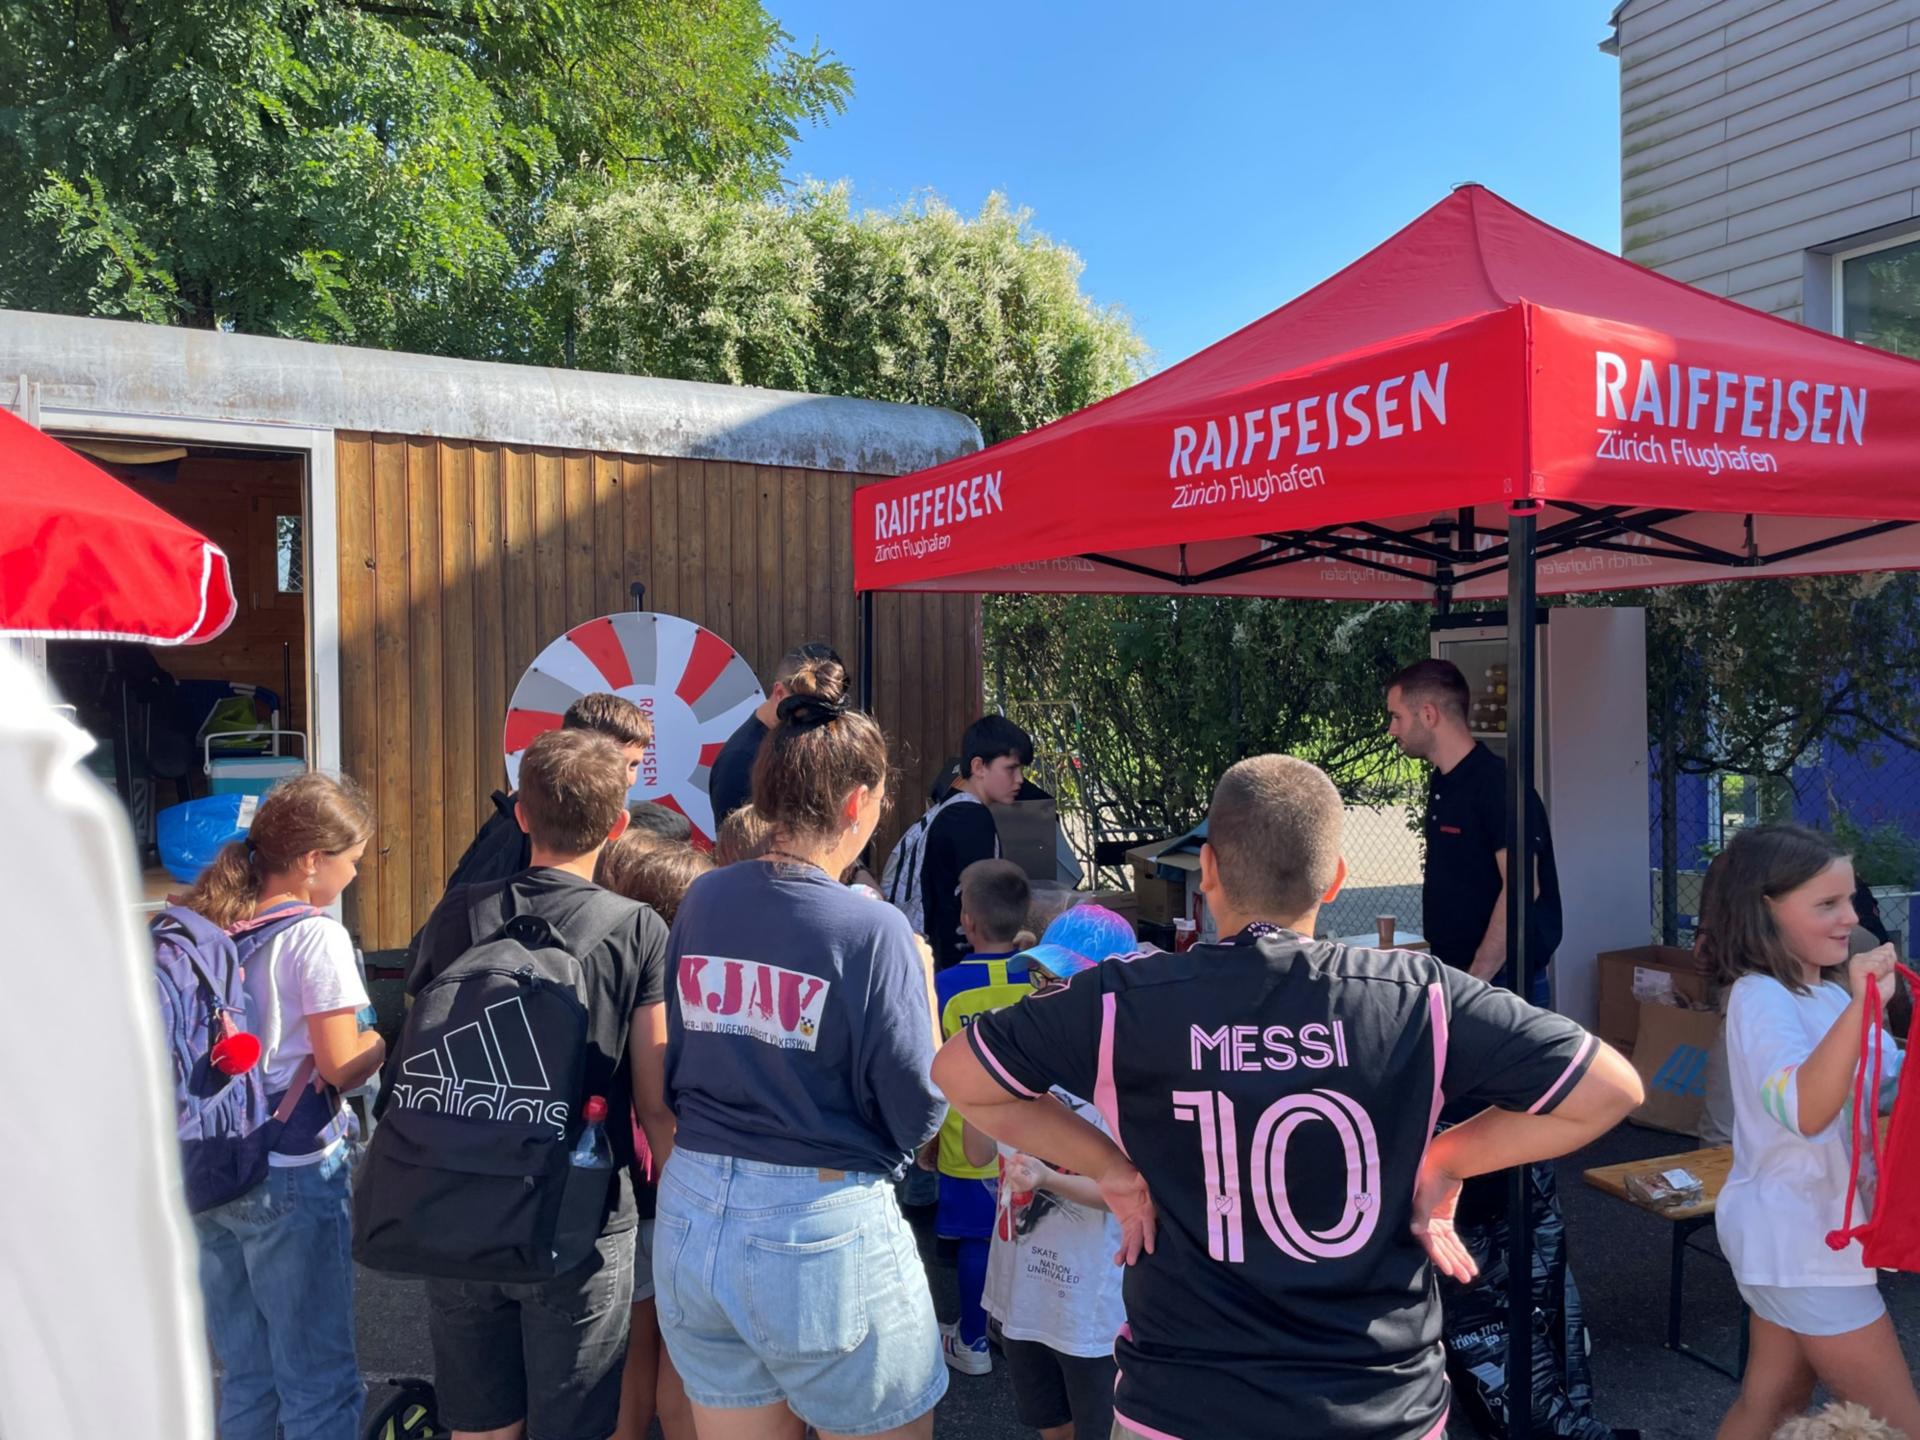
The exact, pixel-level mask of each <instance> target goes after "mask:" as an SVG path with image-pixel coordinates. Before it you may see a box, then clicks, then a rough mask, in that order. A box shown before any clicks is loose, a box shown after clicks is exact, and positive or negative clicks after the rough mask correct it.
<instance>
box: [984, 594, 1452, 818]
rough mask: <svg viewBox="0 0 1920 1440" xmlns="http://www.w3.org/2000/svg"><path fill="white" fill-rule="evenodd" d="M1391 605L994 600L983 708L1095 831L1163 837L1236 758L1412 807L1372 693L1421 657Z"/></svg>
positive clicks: (1423, 633) (1412, 614)
mask: <svg viewBox="0 0 1920 1440" xmlns="http://www.w3.org/2000/svg"><path fill="white" fill-rule="evenodd" d="M1427 619H1428V613H1427V611H1426V610H1425V609H1424V608H1422V607H1420V606H1414V605H1404V604H1372V605H1364V604H1351V603H1341V602H1336V601H1321V600H1250V599H1221V598H1212V597H1201V596H1158V595H1155V596H1002V597H996V598H995V599H993V600H991V601H990V602H989V604H988V607H987V612H986V640H987V649H988V653H989V656H990V657H991V658H990V660H989V671H988V673H989V682H988V683H989V687H990V689H991V690H993V691H994V692H997V693H994V694H992V695H990V696H989V699H990V701H997V702H999V703H1000V704H1002V705H1004V707H1005V708H1006V710H1007V713H1008V714H1010V715H1012V716H1013V717H1014V718H1015V719H1017V720H1019V721H1020V723H1021V724H1022V725H1024V726H1025V727H1026V728H1027V729H1028V730H1029V731H1030V732H1031V733H1032V734H1033V736H1034V738H1035V743H1036V745H1037V747H1038V748H1039V749H1040V750H1041V751H1042V752H1045V753H1047V754H1049V755H1051V756H1063V757H1064V756H1071V757H1073V760H1074V762H1075V763H1074V764H1070V765H1066V766H1062V767H1059V768H1058V769H1057V776H1058V778H1059V780H1060V782H1061V783H1062V785H1063V788H1064V792H1065V793H1064V797H1063V798H1064V799H1066V800H1067V801H1069V802H1071V803H1072V804H1073V805H1074V806H1075V807H1076V808H1079V809H1081V810H1082V811H1084V812H1085V813H1087V814H1088V815H1090V816H1092V817H1096V818H1097V821H1098V828H1099V829H1100V830H1102V831H1113V832H1119V833H1127V832H1131V833H1135V834H1144V835H1172V834H1177V833H1179V832H1181V831H1183V830H1186V829H1188V828H1190V827H1191V826H1192V825H1194V824H1195V823H1197V822H1198V821H1199V819H1200V818H1201V816H1202V815H1204V814H1205V812H1206V808H1207V803H1208V800H1209V799H1210V798H1211V795H1212V792H1213V785H1214V782H1215V781H1216V780H1218V779H1219V778H1220V774H1221V772H1222V771H1223V770H1225V769H1226V768H1227V767H1228V766H1229V765H1231V764H1233V763H1234V762H1235V761H1236V760H1240V759H1243V758H1244V757H1246V756H1248V755H1254V754H1262V753H1268V752H1276V751H1277V752H1284V753H1288V754H1294V755H1300V756H1304V757H1306V758H1308V759H1311V760H1313V761H1314V762H1315V763H1317V764H1319V765H1320V766H1321V767H1322V768H1324V769H1325V770H1326V771H1327V773H1328V774H1329V775H1331V776H1332V777H1333V779H1334V781H1335V783H1336V784H1337V785H1339V787H1340V790H1341V793H1342V794H1343V795H1344V796H1345V797H1346V799H1347V800H1348V801H1349V802H1351V803H1355V804H1363V805H1377V804H1388V803H1393V802H1396V801H1407V800H1410V799H1413V798H1414V796H1415V794H1416V793H1417V790H1418V787H1419V785H1420V784H1421V775H1420V772H1419V767H1417V766H1413V765H1410V764H1408V763H1407V762H1406V761H1404V760H1403V758H1402V757H1401V756H1400V754H1399V752H1398V750H1397V749H1396V747H1395V746H1394V744H1393V742H1392V741H1391V740H1390V739H1389V738H1388V736H1387V733H1386V725H1385V720H1384V715H1383V711H1382V705H1381V697H1380V684H1381V681H1382V679H1383V678H1384V677H1385V676H1387V675H1390V674H1391V673H1392V672H1393V671H1394V669H1395V668H1397V667H1398V666H1400V665H1403V664H1405V663H1406V662H1407V661H1408V660H1410V659H1413V658H1416V657H1418V656H1419V655H1421V654H1423V653H1424V652H1425V650H1426V644H1427V638H1426V637H1427Z"/></svg>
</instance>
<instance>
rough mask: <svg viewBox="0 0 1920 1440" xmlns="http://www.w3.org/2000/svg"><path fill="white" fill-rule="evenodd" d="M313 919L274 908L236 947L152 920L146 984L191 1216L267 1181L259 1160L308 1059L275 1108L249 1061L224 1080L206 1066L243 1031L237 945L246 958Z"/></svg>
mask: <svg viewBox="0 0 1920 1440" xmlns="http://www.w3.org/2000/svg"><path fill="white" fill-rule="evenodd" d="M319 913H320V912H319V911H317V910H315V909H314V908H313V907H312V906H311V905H286V906H277V907H275V908H274V909H273V910H271V911H269V912H268V913H267V914H266V915H264V916H261V917H260V918H259V919H257V920H254V921H252V922H250V923H249V924H248V925H247V926H245V927H243V928H242V930H241V932H240V936H239V939H238V940H236V937H235V936H234V935H231V934H229V933H228V932H227V931H225V930H222V929H221V928H220V927H219V926H218V925H215V924H214V923H213V922H212V921H211V920H209V919H207V918H206V916H204V915H201V914H200V913H198V912H197V911H194V910H189V909H187V908H186V907H185V906H182V905H170V906H168V907H167V908H166V909H165V910H163V911H161V912H160V914H159V915H157V916H155V917H154V920H153V925H152V927H151V928H152V933H153V972H154V981H155V984H156V985H157V987H158V989H159V994H160V1023H161V1026H162V1028H163V1029H164V1030H165V1032H166V1037H167V1051H168V1054H169V1056H170V1058H171V1060H172V1063H173V1099H174V1114H175V1118H176V1121H177V1124H178V1128H179V1132H180V1161H181V1169H182V1171H183V1172H184V1174H185V1178H186V1185H187V1208H188V1209H189V1210H190V1211H192V1212H193V1213H195V1214H199V1213H200V1212H201V1211H203V1210H211V1209H213V1207H214V1206H216V1205H223V1204H225V1203H226V1202H227V1201H229V1200H234V1199H237V1198H238V1197H240V1196H242V1195H244V1194H246V1193H247V1192H248V1191H249V1190H251V1189H253V1187H254V1186H256V1185H258V1184H259V1183H260V1182H261V1181H262V1180H264V1179H266V1177H267V1156H268V1155H269V1154H270V1153H271V1152H272V1150H273V1147H274V1142H275V1141H277V1140H278V1139H279V1137H280V1131H281V1130H282V1128H284V1126H285V1125H286V1121H287V1116H288V1115H289V1114H291V1113H292V1111H293V1107H294V1105H295V1104H297V1103H298V1101H299V1099H300V1097H301V1095H302V1094H303V1093H304V1092H305V1091H306V1089H307V1082H308V1081H309V1080H310V1079H311V1078H312V1074H313V1072H312V1064H313V1062H312V1060H311V1059H309V1060H308V1061H307V1063H306V1065H305V1066H303V1067H302V1068H301V1070H300V1071H299V1073H298V1074H296V1075H295V1077H294V1081H293V1084H292V1085H290V1086H289V1087H288V1088H287V1092H286V1095H285V1096H284V1097H283V1098H282V1099H281V1101H280V1104H279V1107H278V1108H277V1109H275V1108H273V1107H272V1106H271V1105H270V1104H269V1099H268V1095H267V1090H266V1079H265V1076H264V1075H263V1074H262V1073H261V1065H260V1064H259V1063H258V1062H257V1061H256V1062H255V1063H253V1064H251V1065H248V1066H247V1067H246V1068H244V1069H242V1070H241V1071H240V1072H239V1073H238V1074H233V1075H229V1074H227V1073H226V1072H225V1071H223V1070H222V1069H221V1068H220V1067H219V1066H218V1065H216V1064H215V1063H214V1058H213V1052H214V1047H215V1046H216V1045H218V1044H219V1043H220V1042H221V1041H222V1040H226V1039H229V1038H231V1037H235V1036H243V1035H244V1034H245V1030H246V1026H245V1024H244V1021H245V1018H246V1010H247V999H246V993H245V991H244V990H243V989H242V986H241V981H242V980H243V979H244V977H245V969H244V966H243V964H242V954H241V950H242V946H244V947H245V949H246V952H247V953H248V954H249V955H251V954H253V953H254V952H255V951H257V950H258V949H259V947H260V946H261V945H263V944H264V943H265V942H266V941H267V940H268V939H270V938H271V937H272V936H273V935H274V934H276V933H278V932H279V931H280V930H281V929H283V928H285V927H286V926H287V925H289V924H291V923H293V922H294V921H297V920H304V919H306V918H308V917H309V916H312V915H317V914H319Z"/></svg>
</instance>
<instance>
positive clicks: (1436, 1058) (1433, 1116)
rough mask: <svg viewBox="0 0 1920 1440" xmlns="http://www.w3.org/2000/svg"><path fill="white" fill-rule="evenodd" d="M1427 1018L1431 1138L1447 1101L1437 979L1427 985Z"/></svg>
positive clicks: (1443, 1010)
mask: <svg viewBox="0 0 1920 1440" xmlns="http://www.w3.org/2000/svg"><path fill="white" fill-rule="evenodd" d="M1427 1019H1428V1021H1429V1022H1431V1024H1432V1025H1433V1110H1432V1112H1431V1113H1430V1114H1429V1115H1428V1116H1427V1137H1428V1138H1429V1139H1431V1138H1432V1137H1433V1127H1434V1126H1436V1125H1438V1124H1439V1123H1440V1111H1441V1109H1442V1107H1444V1106H1445V1105H1446V1103H1447V1097H1446V1092H1445V1091H1444V1090H1443V1089H1442V1088H1441V1087H1442V1086H1443V1085H1444V1084H1445V1083H1446V1078H1447V997H1446V994H1445V992H1444V991H1443V990H1442V989H1441V986H1440V982H1439V981H1437V980H1436V981H1434V983H1433V984H1431V985H1429V986H1427ZM1423 1153H1424V1152H1423Z"/></svg>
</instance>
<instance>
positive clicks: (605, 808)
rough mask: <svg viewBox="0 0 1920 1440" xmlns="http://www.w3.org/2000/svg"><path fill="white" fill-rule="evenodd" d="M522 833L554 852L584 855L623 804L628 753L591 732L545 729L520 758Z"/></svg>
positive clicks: (603, 838) (612, 823) (596, 846)
mask: <svg viewBox="0 0 1920 1440" xmlns="http://www.w3.org/2000/svg"><path fill="white" fill-rule="evenodd" d="M519 798H520V807H521V809H522V810H523V811H524V812H525V815H526V821H527V834H528V835H529V836H530V837H531V838H532V840H533V843H534V844H535V845H537V846H538V847H539V848H540V849H542V850H545V851H547V852H548V853H550V854H554V855H564V856H576V857H577V856H580V855H588V854H591V853H592V852H593V851H595V850H597V849H599V848H600V847H601V846H602V845H604V844H605V843H606V839H607V835H608V833H609V832H610V831H611V830H612V829H613V827H614V826H615V825H616V824H618V823H619V820H620V816H621V814H622V812H624V811H625V810H626V808H627V757H626V756H625V755H623V754H621V753H620V747H619V746H618V745H617V744H615V743H614V742H613V740H612V739H610V738H609V737H608V736H605V735H602V734H599V733H598V732H596V731H592V730H549V731H547V732H546V733H545V734H544V735H540V736H537V737H536V738H535V739H534V742H533V743H532V744H531V745H529V746H527V749H526V753H525V754H524V755H522V756H521V757H520V792H519Z"/></svg>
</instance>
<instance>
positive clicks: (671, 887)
mask: <svg viewBox="0 0 1920 1440" xmlns="http://www.w3.org/2000/svg"><path fill="white" fill-rule="evenodd" d="M711 869H713V860H712V859H711V858H710V857H708V856H706V855H702V854H701V853H700V852H699V851H698V850H696V849H694V848H693V846H691V845H689V844H687V843H686V842H685V841H681V840H669V841H665V842H655V841H653V839H652V837H651V836H648V835H646V834H636V833H635V832H634V831H632V830H629V831H628V832H627V833H626V834H624V835H622V836H621V837H620V838H619V839H618V840H616V841H614V842H613V844H611V845H609V846H607V848H606V849H604V850H602V851H601V852H600V863H599V864H598V865H597V866H595V867H594V872H593V878H594V879H595V880H596V881H597V882H598V883H599V884H601V885H604V886H606V888H607V889H609V890H611V891H613V892H614V893H615V894H616V895H624V896H626V897H627V898H628V899H629V900H638V901H639V902H640V903H641V904H642V905H651V906H652V907H653V911H654V913H655V914H656V915H658V916H659V917H660V918H661V919H662V920H664V921H666V922H667V923H668V924H669V925H671V924H672V923H673V917H674V916H675V915H676V914H678V913H679V910H680V901H681V899H682V898H683V897H684V896H685V895H686V893H687V889H688V887H689V886H691V885H692V884H693V882H694V881H696V880H698V879H699V878H700V877H701V876H702V875H704V874H706V873H707V871H709V870H711Z"/></svg>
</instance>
